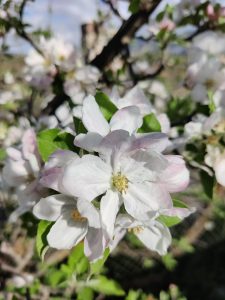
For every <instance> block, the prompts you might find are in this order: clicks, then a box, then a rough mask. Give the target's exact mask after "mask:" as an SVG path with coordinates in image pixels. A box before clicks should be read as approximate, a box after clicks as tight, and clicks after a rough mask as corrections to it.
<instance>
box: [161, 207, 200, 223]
mask: <svg viewBox="0 0 225 300" xmlns="http://www.w3.org/2000/svg"><path fill="white" fill-rule="evenodd" d="M195 210H196V209H195V208H194V207H190V208H182V207H173V208H170V209H163V210H161V212H160V214H162V215H165V216H170V217H178V218H180V219H181V220H183V219H184V218H187V217H188V216H189V215H190V214H192V213H193V212H195Z"/></svg>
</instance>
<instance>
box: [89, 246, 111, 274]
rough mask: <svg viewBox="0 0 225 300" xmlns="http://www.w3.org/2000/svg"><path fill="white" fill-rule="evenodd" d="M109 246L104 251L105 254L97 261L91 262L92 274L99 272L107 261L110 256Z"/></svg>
mask: <svg viewBox="0 0 225 300" xmlns="http://www.w3.org/2000/svg"><path fill="white" fill-rule="evenodd" d="M109 253H110V251H109V248H107V249H106V250H105V252H104V255H103V257H102V258H101V259H99V260H97V261H96V262H93V263H91V264H90V274H91V275H92V274H99V273H100V271H101V269H102V267H103V265H104V263H105V261H106V260H107V258H108V256H109Z"/></svg>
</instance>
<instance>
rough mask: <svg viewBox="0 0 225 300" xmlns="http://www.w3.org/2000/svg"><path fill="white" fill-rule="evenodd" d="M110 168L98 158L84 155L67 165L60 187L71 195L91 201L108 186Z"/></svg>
mask: <svg viewBox="0 0 225 300" xmlns="http://www.w3.org/2000/svg"><path fill="white" fill-rule="evenodd" d="M111 172H112V170H111V168H110V166H109V165H107V164H106V163H105V162H103V161H102V160H101V159H100V158H99V157H97V156H94V155H84V156H83V157H82V158H80V159H75V160H73V161H72V162H71V163H70V164H68V165H67V166H66V167H65V169H64V173H63V176H62V181H61V182H62V187H63V188H64V189H65V190H66V191H67V192H68V193H69V194H71V195H73V196H76V197H78V198H81V199H84V200H87V201H92V200H93V199H94V198H96V197H97V196H99V195H101V194H103V193H104V192H106V190H107V189H108V187H109V186H110V178H111Z"/></svg>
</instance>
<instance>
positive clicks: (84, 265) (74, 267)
mask: <svg viewBox="0 0 225 300" xmlns="http://www.w3.org/2000/svg"><path fill="white" fill-rule="evenodd" d="M68 266H69V268H70V269H71V271H72V272H75V273H76V274H82V273H84V272H86V271H87V270H88V268H89V262H88V259H87V257H86V256H85V255H84V244H83V243H79V244H78V245H77V246H76V247H75V248H74V249H73V251H72V252H71V254H70V256H69V258H68Z"/></svg>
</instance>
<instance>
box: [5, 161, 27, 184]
mask: <svg viewBox="0 0 225 300" xmlns="http://www.w3.org/2000/svg"><path fill="white" fill-rule="evenodd" d="M2 174H3V178H4V180H5V181H6V183H7V184H8V185H9V186H17V185H19V184H22V183H25V182H26V181H27V178H28V176H29V165H28V163H27V162H25V161H24V160H18V161H13V160H8V161H7V162H6V164H5V166H4V168H3V171H2Z"/></svg>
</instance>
